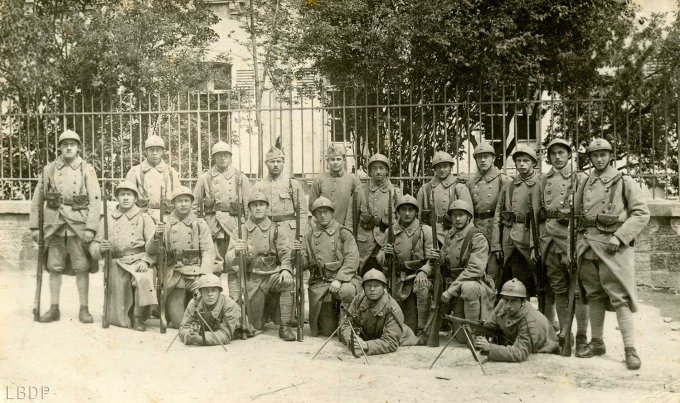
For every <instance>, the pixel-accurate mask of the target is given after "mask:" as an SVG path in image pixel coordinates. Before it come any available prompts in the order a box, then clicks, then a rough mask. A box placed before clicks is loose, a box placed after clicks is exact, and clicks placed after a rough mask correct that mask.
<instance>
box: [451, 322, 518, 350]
mask: <svg viewBox="0 0 680 403" xmlns="http://www.w3.org/2000/svg"><path fill="white" fill-rule="evenodd" d="M442 318H443V319H445V320H448V321H450V322H452V323H455V324H458V325H459V326H463V325H465V326H468V327H469V328H470V329H472V330H473V331H474V333H475V334H476V335H478V336H484V337H486V338H488V339H491V340H492V341H493V342H494V343H495V344H500V345H507V344H508V343H510V340H509V339H508V338H507V337H505V334H504V333H503V331H502V330H501V328H500V327H498V326H497V325H494V324H492V323H489V322H486V321H483V320H468V319H464V318H459V317H457V316H453V315H442Z"/></svg>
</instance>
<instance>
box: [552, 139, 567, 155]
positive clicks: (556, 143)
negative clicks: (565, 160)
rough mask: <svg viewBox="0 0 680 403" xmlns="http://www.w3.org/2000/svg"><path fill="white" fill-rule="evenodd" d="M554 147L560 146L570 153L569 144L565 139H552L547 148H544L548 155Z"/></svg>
mask: <svg viewBox="0 0 680 403" xmlns="http://www.w3.org/2000/svg"><path fill="white" fill-rule="evenodd" d="M555 146H562V147H564V148H566V149H567V150H569V152H571V144H570V143H569V142H568V141H567V140H565V139H553V141H551V142H550V143H548V147H547V148H546V150H547V151H548V153H550V149H551V148H552V147H555Z"/></svg>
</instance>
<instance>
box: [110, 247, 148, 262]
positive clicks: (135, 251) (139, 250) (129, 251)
mask: <svg viewBox="0 0 680 403" xmlns="http://www.w3.org/2000/svg"><path fill="white" fill-rule="evenodd" d="M145 251H146V249H145V248H144V247H143V246H138V247H136V248H132V249H125V250H123V251H120V250H114V251H112V252H111V257H112V258H114V259H120V258H122V257H125V256H130V255H136V254H138V253H143V252H145Z"/></svg>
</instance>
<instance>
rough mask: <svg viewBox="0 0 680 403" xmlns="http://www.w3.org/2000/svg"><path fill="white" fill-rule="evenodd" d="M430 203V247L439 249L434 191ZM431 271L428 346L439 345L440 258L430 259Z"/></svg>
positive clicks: (441, 283) (441, 284)
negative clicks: (432, 280)
mask: <svg viewBox="0 0 680 403" xmlns="http://www.w3.org/2000/svg"><path fill="white" fill-rule="evenodd" d="M428 204H429V205H430V226H431V227H432V248H434V249H435V250H439V247H438V246H439V241H438V240H437V210H435V206H434V191H432V190H431V191H430V195H429V203H428ZM431 264H432V272H433V273H434V284H433V288H432V307H431V308H430V310H431V312H430V320H429V321H430V327H429V333H428V335H427V345H428V346H429V347H439V328H440V327H441V324H442V317H441V308H442V304H441V301H440V298H441V295H442V292H443V288H444V284H443V282H444V281H443V279H442V272H441V267H440V265H439V264H440V260H439V259H433V260H432V261H431Z"/></svg>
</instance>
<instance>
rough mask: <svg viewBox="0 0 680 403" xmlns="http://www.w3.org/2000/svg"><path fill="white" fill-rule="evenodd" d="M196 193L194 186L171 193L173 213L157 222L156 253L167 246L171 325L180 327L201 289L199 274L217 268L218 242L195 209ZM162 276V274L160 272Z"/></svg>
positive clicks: (166, 283)
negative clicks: (186, 309) (216, 252)
mask: <svg viewBox="0 0 680 403" xmlns="http://www.w3.org/2000/svg"><path fill="white" fill-rule="evenodd" d="M193 201H194V195H193V193H192V192H191V189H189V188H187V187H185V186H180V187H178V188H177V189H175V193H173V194H172V205H173V211H172V213H171V214H170V215H169V216H167V218H164V221H165V223H158V224H157V225H156V236H155V238H156V240H155V242H154V243H153V245H154V246H153V248H152V252H153V253H156V252H157V248H158V246H159V245H158V244H159V243H160V242H161V240H163V241H164V242H165V247H166V262H167V267H166V268H165V277H164V281H163V283H164V284H165V290H163V291H164V292H165V293H166V297H165V298H166V301H167V302H166V313H167V317H168V322H169V324H168V327H172V328H177V327H178V326H179V325H180V323H181V321H182V317H183V316H184V310H185V308H186V305H187V303H188V302H189V300H190V299H191V297H192V295H193V293H194V292H195V291H197V290H198V283H197V280H198V279H199V277H200V276H203V275H206V274H212V273H213V272H214V271H215V245H214V244H213V241H212V236H211V232H210V227H209V226H208V224H207V223H206V222H205V220H203V219H202V218H199V217H198V216H196V214H195V213H194V212H193V211H192V203H193ZM159 275H163V273H159Z"/></svg>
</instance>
